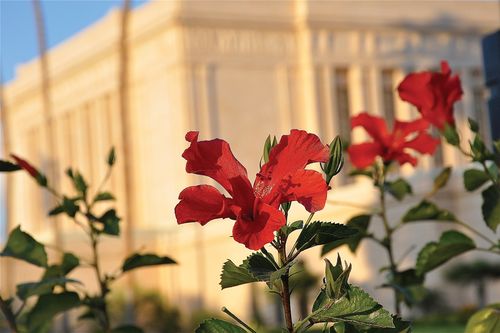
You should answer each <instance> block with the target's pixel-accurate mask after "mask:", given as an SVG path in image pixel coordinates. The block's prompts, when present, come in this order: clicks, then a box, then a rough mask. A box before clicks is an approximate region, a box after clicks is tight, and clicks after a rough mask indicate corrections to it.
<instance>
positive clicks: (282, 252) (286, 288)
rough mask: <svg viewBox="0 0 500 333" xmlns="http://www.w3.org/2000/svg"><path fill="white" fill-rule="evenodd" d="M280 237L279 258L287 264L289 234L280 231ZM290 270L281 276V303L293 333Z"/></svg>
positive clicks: (282, 263) (287, 323) (290, 330)
mask: <svg viewBox="0 0 500 333" xmlns="http://www.w3.org/2000/svg"><path fill="white" fill-rule="evenodd" d="M312 215H313V214H311V215H310V216H309V219H308V220H307V221H306V225H307V224H308V223H309V222H310V220H311V219H312ZM279 238H280V244H281V246H280V248H279V250H278V254H279V258H280V264H281V265H282V266H285V265H286V264H287V263H288V260H287V255H286V241H287V238H288V237H287V236H286V235H285V234H283V233H282V232H280V233H279ZM288 280H289V272H288V270H287V271H286V272H285V273H284V274H283V275H282V276H281V284H282V290H281V294H280V296H281V303H282V304H283V313H284V317H285V323H286V328H287V330H288V332H289V333H293V332H294V330H293V320H292V308H291V304H290V285H289V281H288Z"/></svg>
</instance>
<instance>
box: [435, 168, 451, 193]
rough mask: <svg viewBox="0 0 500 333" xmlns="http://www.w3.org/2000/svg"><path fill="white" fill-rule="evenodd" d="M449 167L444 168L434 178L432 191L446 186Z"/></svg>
mask: <svg viewBox="0 0 500 333" xmlns="http://www.w3.org/2000/svg"><path fill="white" fill-rule="evenodd" d="M451 171H452V169H451V167H446V168H444V169H443V170H441V172H440V173H439V174H438V175H437V176H436V178H434V191H437V190H439V189H441V188H443V187H445V186H446V184H447V183H448V180H450V176H451Z"/></svg>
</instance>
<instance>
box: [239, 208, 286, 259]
mask: <svg viewBox="0 0 500 333" xmlns="http://www.w3.org/2000/svg"><path fill="white" fill-rule="evenodd" d="M285 224H286V220H285V216H284V215H283V213H282V212H280V211H279V210H278V209H276V208H274V207H272V206H270V205H268V204H266V203H263V202H261V201H260V202H259V203H258V204H257V205H256V209H255V210H254V216H253V219H248V218H246V217H244V216H238V218H237V220H236V223H235V224H234V227H233V237H234V240H236V241H237V242H239V243H242V244H245V246H246V247H247V248H249V249H250V250H259V249H261V248H262V247H263V246H264V245H266V244H268V243H270V242H272V241H273V239H274V232H276V231H278V230H279V229H280V228H281V227H282V226H284V225H285Z"/></svg>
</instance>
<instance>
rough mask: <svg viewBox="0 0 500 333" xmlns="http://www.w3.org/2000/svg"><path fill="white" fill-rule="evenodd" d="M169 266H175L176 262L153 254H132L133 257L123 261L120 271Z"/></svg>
mask: <svg viewBox="0 0 500 333" xmlns="http://www.w3.org/2000/svg"><path fill="white" fill-rule="evenodd" d="M171 264H176V262H175V260H173V259H171V258H169V257H160V256H158V255H156V254H153V253H145V254H139V253H134V254H133V255H131V256H130V257H128V258H127V259H125V262H124V263H123V266H122V270H123V271H124V272H126V271H130V270H132V269H135V268H139V267H145V266H156V265H171Z"/></svg>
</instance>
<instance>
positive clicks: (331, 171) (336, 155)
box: [321, 135, 344, 184]
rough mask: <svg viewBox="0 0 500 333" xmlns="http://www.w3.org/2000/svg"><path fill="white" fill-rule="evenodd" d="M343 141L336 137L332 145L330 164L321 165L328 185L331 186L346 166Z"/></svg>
mask: <svg viewBox="0 0 500 333" xmlns="http://www.w3.org/2000/svg"><path fill="white" fill-rule="evenodd" d="M342 151H343V147H342V140H341V139H340V136H338V135H337V136H336V137H335V139H333V141H332V142H331V143H330V158H329V160H328V162H326V163H324V164H322V165H321V168H322V169H323V172H324V173H325V175H326V183H327V184H329V183H330V181H331V180H332V178H333V177H334V176H336V175H337V174H338V173H339V172H340V171H341V170H342V167H343V166H344V156H343V153H342Z"/></svg>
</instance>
